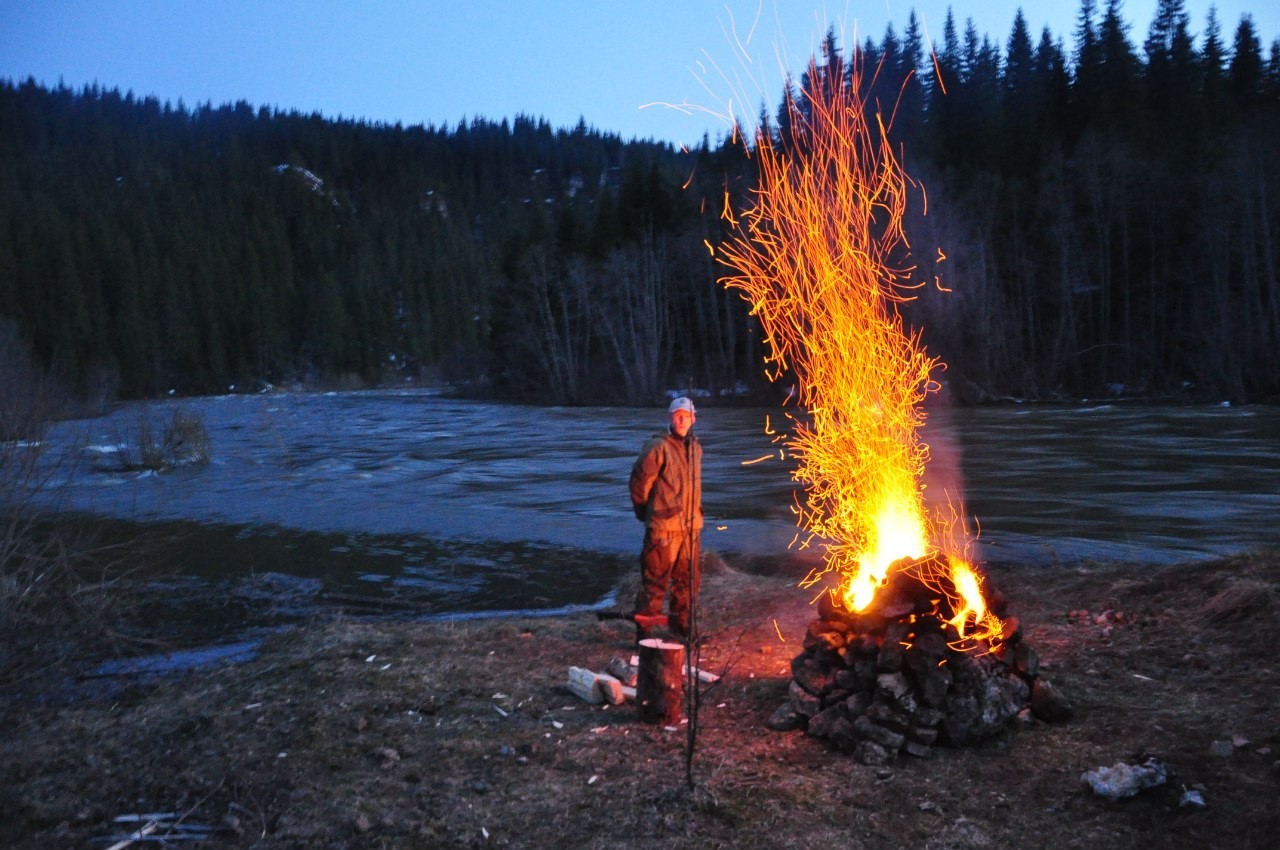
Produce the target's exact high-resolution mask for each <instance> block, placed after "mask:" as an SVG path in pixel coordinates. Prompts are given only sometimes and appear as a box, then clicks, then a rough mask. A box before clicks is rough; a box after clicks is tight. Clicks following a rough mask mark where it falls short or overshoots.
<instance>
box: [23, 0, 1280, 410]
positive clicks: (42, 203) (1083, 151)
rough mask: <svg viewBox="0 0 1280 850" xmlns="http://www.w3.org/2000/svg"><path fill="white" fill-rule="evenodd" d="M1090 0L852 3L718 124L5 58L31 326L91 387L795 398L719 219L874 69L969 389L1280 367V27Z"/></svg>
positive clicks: (872, 92)
mask: <svg viewBox="0 0 1280 850" xmlns="http://www.w3.org/2000/svg"><path fill="white" fill-rule="evenodd" d="M1076 21H1077V26H1076V28H1075V31H1074V32H1071V33H1065V34H1060V33H1052V32H1049V31H1048V30H1045V31H1043V32H1041V33H1039V34H1036V33H1033V32H1031V31H1029V29H1028V27H1027V25H1026V21H1025V19H1024V17H1023V16H1022V15H1021V13H1019V14H1018V16H1017V17H1016V18H1015V19H1014V20H1013V21H1012V22H1011V25H1010V28H1009V31H1008V32H1007V33H1004V34H999V35H996V36H990V35H987V34H981V33H978V32H977V31H976V29H975V27H974V26H973V24H972V23H971V22H967V23H966V22H963V21H958V20H956V18H955V17H954V16H948V18H947V21H946V25H945V28H944V31H943V32H942V33H941V36H940V37H939V36H938V34H937V33H934V36H935V39H936V41H935V43H933V44H932V45H931V47H932V49H930V45H928V44H926V41H925V38H924V33H923V31H922V27H920V26H919V24H918V22H917V19H916V17H915V15H914V13H913V14H912V15H911V16H910V17H909V19H908V20H907V22H906V24H905V26H904V27H903V28H902V29H901V30H898V29H897V28H895V27H894V26H892V25H891V26H889V27H888V28H887V29H886V30H885V32H884V33H883V34H882V35H881V36H880V37H879V38H867V39H866V40H865V42H863V43H860V44H841V43H840V42H839V40H838V38H837V36H836V34H835V32H834V31H831V32H829V33H828V35H827V38H826V40H825V43H824V49H823V50H822V53H821V55H819V56H816V57H814V59H813V64H811V65H810V69H809V71H807V72H805V73H798V74H797V75H796V76H795V78H794V79H792V80H790V81H788V82H787V83H786V85H785V86H784V90H783V91H779V92H777V93H776V99H775V102H774V103H772V104H761V106H760V113H759V116H758V117H757V118H756V121H755V126H754V127H752V128H751V129H750V130H749V131H747V132H744V133H741V134H734V133H732V132H730V131H729V130H728V129H727V128H726V131H725V132H724V133H722V134H720V135H719V136H718V137H717V138H714V139H713V138H711V137H710V136H706V137H704V138H703V140H702V142H701V143H700V144H699V145H697V146H695V147H691V148H689V149H676V148H675V147H674V146H672V145H671V144H668V143H661V142H655V141H652V140H643V139H623V138H621V137H619V136H618V135H616V134H613V133H610V132H609V131H608V130H607V129H598V128H595V127H592V126H590V125H588V124H587V123H586V122H585V121H583V122H580V123H579V124H578V126H576V127H570V128H557V127H552V126H549V124H548V123H547V122H546V121H545V120H543V119H541V118H538V117H536V116H535V115H534V114H532V113H533V112H536V109H537V107H538V104H536V103H531V104H529V109H530V110H531V114H528V115H518V116H515V117H513V118H502V119H496V120H494V119H488V118H479V117H478V118H474V119H469V120H467V121H464V122H460V123H458V124H457V125H455V126H442V127H433V126H424V125H413V126H402V125H400V124H394V125H391V124H371V123H363V122H355V121H349V120H342V119H332V118H326V117H323V116H320V115H318V114H303V113H300V112H296V111H282V110H278V109H268V108H265V107H255V106H254V105H252V104H249V103H246V102H237V103H227V104H221V105H214V104H198V105H186V104H183V103H182V102H178V103H176V104H174V103H170V102H160V101H158V100H157V99H156V98H154V97H151V96H146V95H138V94H135V93H133V92H121V91H119V90H118V89H113V88H109V87H105V86H101V85H95V86H90V87H86V88H83V89H80V90H73V89H71V88H68V87H66V86H63V85H59V86H57V87H54V88H48V87H44V86H42V85H39V84H37V83H36V82H35V81H33V80H26V81H14V80H3V81H0V337H6V338H7V342H8V343H10V344H13V343H15V342H16V344H18V345H20V346H22V347H24V348H25V349H26V350H27V351H29V352H30V356H31V358H32V359H33V361H34V362H35V363H37V364H39V366H40V367H41V368H42V369H44V370H46V371H47V372H48V373H49V374H52V375H54V376H56V377H57V378H58V380H59V381H61V382H62V383H63V384H64V385H65V386H66V387H68V388H69V389H70V390H71V391H73V392H75V393H78V394H81V395H85V396H88V395H95V394H101V393H103V392H109V393H110V394H112V395H113V396H119V397H124V398H136V397H147V396H154V395H159V394H164V393H169V392H171V391H172V392H176V393H179V394H188V393H190V394H196V393H221V392H227V391H229V390H232V389H233V388H234V390H233V391H256V390H259V389H262V388H265V387H267V386H277V387H278V386H288V385H292V384H301V385H305V386H329V387H360V386H371V385H389V384H396V385H401V384H404V383H406V382H411V383H413V384H414V385H423V384H429V383H448V384H449V385H451V386H453V387H455V388H457V389H458V390H459V391H460V392H464V393H466V394H468V395H473V396H477V397H487V398H495V399H507V400H513V401H532V402H537V403H550V404H566V405H581V404H648V403H652V402H653V401H655V400H658V399H660V398H661V397H662V393H663V391H664V390H666V389H668V388H671V387H690V386H692V387H700V388H707V389H709V390H711V391H712V392H722V391H723V392H729V393H733V394H736V395H739V396H745V397H748V398H752V399H756V400H763V399H770V398H776V397H778V396H779V395H780V393H781V392H782V386H781V385H782V384H785V381H779V382H778V384H771V383H770V382H769V381H768V380H767V378H766V375H765V374H764V369H763V365H762V363H763V352H762V348H761V345H762V344H761V341H760V339H759V331H758V328H757V327H756V326H755V324H754V319H753V318H752V317H751V316H750V315H749V305H747V304H746V303H745V302H743V301H742V299H741V298H740V297H739V296H738V295H737V294H736V293H734V292H731V291H727V290H726V289H725V287H724V286H723V285H722V284H721V282H720V278H722V277H723V276H724V275H725V273H726V272H725V269H724V267H723V266H722V265H720V264H719V263H718V261H717V258H716V256H715V253H714V250H709V248H711V249H714V247H715V246H716V245H717V244H719V243H720V242H721V241H722V240H723V239H725V238H726V236H727V235H728V233H729V229H730V228H732V227H734V226H735V224H734V222H733V221H732V219H731V217H728V216H726V215H725V214H724V210H725V208H726V205H729V206H730V207H731V208H735V209H737V208H741V207H742V206H744V205H748V204H750V203H751V190H752V186H753V184H754V176H753V167H754V164H753V157H752V149H753V148H754V146H756V145H759V144H771V145H780V146H783V147H784V148H789V147H795V148H800V147H802V146H803V144H804V133H805V127H804V124H805V116H806V112H805V103H806V92H810V91H813V90H814V87H815V86H818V85H821V84H822V82H823V79H824V78H825V77H827V76H828V75H831V74H849V73H851V69H860V71H861V75H862V83H861V89H860V95H861V97H862V98H863V102H864V107H863V108H866V109H869V110H874V111H875V112H877V113H879V114H880V115H881V116H882V118H883V120H884V121H885V122H886V123H889V122H891V123H890V129H889V138H890V139H891V142H892V144H894V145H895V146H896V147H897V149H899V150H900V151H901V156H902V159H903V161H904V164H905V168H906V170H907V172H908V173H909V174H910V175H911V177H912V178H913V179H914V180H915V181H916V182H917V183H918V186H919V190H920V191H919V192H918V194H919V203H916V204H915V205H914V206H913V208H912V209H911V210H909V212H908V215H909V218H908V220H907V222H906V232H907V234H908V236H909V240H910V244H911V250H912V255H911V256H910V257H904V258H903V260H902V262H903V264H904V265H905V266H910V267H914V271H913V272H912V275H913V279H915V280H918V281H919V282H920V283H921V284H922V285H921V286H920V287H919V288H918V289H915V290H912V292H911V293H910V295H911V296H912V297H911V298H910V300H907V301H905V302H904V303H902V304H901V305H900V310H901V311H902V314H903V316H904V318H905V320H906V323H907V325H908V326H910V327H912V328H915V329H918V331H919V333H920V334H921V335H922V340H923V343H924V345H925V347H926V348H927V349H928V351H929V352H930V354H931V355H934V356H937V357H939V358H940V359H941V360H942V361H943V362H945V364H946V369H945V371H943V372H941V373H940V374H939V375H938V379H939V381H940V382H941V383H943V384H945V386H946V387H947V389H948V392H949V393H950V394H951V395H952V396H954V397H955V398H956V399H957V400H961V401H967V402H981V401H987V400H994V399H1001V398H1025V399H1046V400H1066V399H1081V398H1140V399H1156V400H1162V401H1199V402H1202V401H1215V402H1216V401H1231V402H1233V403H1246V402H1262V403H1275V402H1278V401H1280V367H1278V365H1277V364H1280V143H1278V142H1277V139H1280V39H1277V38H1276V36H1277V35H1280V34H1275V33H1259V32H1256V31H1255V29H1254V26H1253V23H1252V19H1251V18H1250V17H1248V16H1245V17H1243V18H1242V19H1241V20H1239V21H1237V22H1231V21H1218V20H1216V18H1215V16H1214V15H1213V14H1211V15H1210V16H1209V18H1208V19H1207V20H1205V21H1196V22H1192V21H1191V20H1190V19H1189V16H1188V14H1187V13H1186V11H1185V6H1184V3H1183V2H1182V0H1160V2H1159V3H1158V4H1157V9H1156V13H1155V17H1154V19H1153V20H1151V21H1150V22H1145V23H1143V22H1139V23H1136V24H1132V25H1131V24H1130V23H1129V22H1126V21H1124V20H1123V19H1122V17H1121V5H1120V2H1119V0H1108V2H1099V0H1082V2H1081V3H1080V9H1079V13H1078V15H1077V17H1076ZM1264 39H1271V40H1270V41H1269V46H1267V47H1264ZM405 84H406V85H429V84H430V82H429V81H406V83H405ZM556 96H557V95H556V93H555V92H547V97H548V98H554V97H556ZM757 130H758V131H759V134H758V135H757ZM926 201H927V203H926ZM5 350H8V349H5Z"/></svg>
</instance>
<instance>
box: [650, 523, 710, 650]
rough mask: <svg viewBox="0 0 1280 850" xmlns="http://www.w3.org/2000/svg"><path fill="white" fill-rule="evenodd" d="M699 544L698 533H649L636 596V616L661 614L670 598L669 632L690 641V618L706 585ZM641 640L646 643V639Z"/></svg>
mask: <svg viewBox="0 0 1280 850" xmlns="http://www.w3.org/2000/svg"><path fill="white" fill-rule="evenodd" d="M699 543H700V541H699V537H698V534H697V533H696V532H695V533H694V534H693V535H692V536H690V535H688V534H681V533H678V532H677V533H675V534H668V533H662V532H659V533H656V534H655V533H654V532H652V531H646V532H645V535H644V546H643V548H642V549H641V550H640V579H641V585H640V590H639V592H638V593H637V594H636V613H637V614H643V615H648V616H655V615H658V614H661V613H662V603H663V602H664V601H665V600H666V598H667V597H668V595H669V596H670V599H671V608H670V613H669V620H668V628H669V629H670V631H671V633H672V634H673V635H676V636H677V637H682V638H687V637H689V625H690V615H691V611H692V607H693V604H694V602H695V600H697V598H698V587H699V586H700V585H701V583H702V567H701V556H702V553H701V551H700V548H699ZM641 631H643V629H641ZM638 637H639V638H641V639H643V638H644V637H646V635H645V634H639V635H638Z"/></svg>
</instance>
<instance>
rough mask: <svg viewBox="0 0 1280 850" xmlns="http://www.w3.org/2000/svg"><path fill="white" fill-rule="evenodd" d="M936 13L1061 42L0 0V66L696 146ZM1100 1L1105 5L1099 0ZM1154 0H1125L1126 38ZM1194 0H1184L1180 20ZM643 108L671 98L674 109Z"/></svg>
mask: <svg viewBox="0 0 1280 850" xmlns="http://www.w3.org/2000/svg"><path fill="white" fill-rule="evenodd" d="M1216 5H1217V8H1218V18H1219V21H1220V22H1221V24H1222V31H1223V33H1222V38H1223V40H1224V42H1225V43H1226V44H1227V45H1228V47H1229V46H1230V43H1231V37H1232V35H1233V34H1234V32H1235V28H1236V24H1237V23H1238V22H1239V19H1240V15H1241V14H1242V13H1245V12H1249V13H1251V14H1252V16H1253V20H1254V24H1255V28H1256V29H1257V31H1258V34H1259V36H1260V37H1261V40H1262V43H1263V50H1264V53H1265V52H1266V51H1267V50H1268V49H1269V47H1270V44H1271V42H1272V41H1273V40H1274V39H1276V38H1277V37H1280V3H1276V2H1275V0H1217V3H1216ZM948 6H950V7H951V8H952V9H953V10H954V13H955V16H956V19H957V21H958V22H959V26H960V29H961V31H963V28H964V22H965V20H966V19H967V18H973V20H974V23H975V24H976V25H977V28H978V31H979V32H980V33H985V34H987V35H990V36H991V37H992V38H993V39H994V40H996V41H997V42H998V43H999V44H1001V45H1002V46H1003V44H1004V42H1005V40H1006V39H1007V37H1008V34H1009V30H1010V27H1011V25H1012V23H1013V18H1014V13H1015V10H1016V9H1017V8H1018V7H1019V6H1021V7H1022V9H1023V11H1024V14H1025V15H1026V17H1027V22H1028V24H1029V25H1030V27H1031V30H1032V36H1033V40H1038V37H1039V33H1040V30H1041V29H1042V28H1043V27H1044V26H1046V25H1047V26H1048V27H1049V28H1050V30H1051V31H1052V32H1053V33H1054V34H1055V35H1057V36H1060V37H1062V38H1063V40H1064V41H1065V43H1066V45H1067V47H1068V49H1070V48H1071V47H1072V44H1073V33H1074V30H1075V27H1076V17H1077V14H1078V12H1079V8H1080V2H1079V0H1042V1H1041V2H1034V0H1033V2H1021V3H1019V2H1016V0H953V2H950V3H948V2H945V0H941V1H940V2H932V0H929V1H928V2H926V1H925V0H917V1H916V2H898V0H828V2H822V0H816V2H814V0H809V2H800V1H799V0H682V2H671V1H670V0H631V2H620V3H615V2H608V0H522V1H521V0H458V1H457V2H442V0H417V1H416V2H413V1H412V0H382V2H379V0H364V2H337V0H309V2H300V0H279V2H275V0H195V1H194V2H193V0H133V1H132V2H131V1H130V0H0V77H2V78H5V79H9V80H14V81H20V80H25V79H26V78H27V77H28V76H32V77H35V79H36V80H37V81H40V82H42V83H44V84H46V85H50V86H52V85H56V84H57V83H58V82H59V81H60V80H61V81H63V82H65V83H66V84H67V85H70V86H72V87H75V88H79V87H80V86H82V85H85V84H87V83H93V82H96V83H99V84H101V85H103V86H105V87H109V88H119V89H121V90H122V91H128V90H132V91H133V92H134V93H135V94H137V95H139V96H143V95H154V96H156V97H158V98H160V99H161V100H162V101H164V100H168V101H171V102H174V103H177V102H178V100H179V99H181V100H182V102H183V103H185V104H186V105H187V106H188V107H192V106H195V105H197V104H202V103H206V102H209V103H213V104H214V105H220V104H222V103H228V102H232V101H236V100H245V101H248V102H249V103H251V104H253V105H255V106H262V105H265V106H272V107H278V108H281V109H286V110H289V109H297V110H300V111H303V112H312V111H318V112H321V113H322V114H324V115H327V116H330V117H337V116H343V117H346V118H359V119H367V120H371V121H385V122H396V121H398V122H401V123H403V124H432V125H435V126H442V125H447V126H453V125H456V123H457V122H458V121H459V120H461V119H463V118H468V119H469V118H473V117H477V116H480V117H485V118H489V119H494V120H499V119H502V118H510V117H513V116H514V115H516V114H521V113H522V114H525V115H533V116H541V117H544V118H546V119H547V120H548V121H550V122H551V123H552V125H554V126H556V127H571V126H573V125H575V124H577V122H578V119H579V118H580V117H581V118H584V119H585V120H586V121H587V123H588V124H590V125H592V126H594V127H596V128H598V129H601V130H607V131H611V132H616V133H619V134H621V135H622V136H623V137H624V138H633V137H641V138H656V139H661V140H665V141H671V142H675V143H681V142H685V143H697V142H698V141H699V140H700V139H701V137H702V134H703V133H704V132H709V133H710V134H711V136H712V138H713V139H714V138H715V137H716V136H717V135H718V134H720V133H723V132H724V131H725V130H726V129H727V127H728V122H727V119H726V118H725V117H724V116H726V115H728V114H729V113H730V112H731V111H732V112H733V113H735V114H737V115H738V116H740V117H741V118H743V119H744V120H745V121H746V122H748V123H750V122H751V121H752V120H753V119H754V116H755V115H756V113H757V112H758V111H759V108H760V105H761V102H762V101H763V102H765V103H767V104H768V105H769V108H770V111H772V110H773V108H774V106H775V105H776V104H777V101H778V97H779V93H780V91H781V85H782V79H783V77H784V74H785V72H786V71H788V70H790V71H799V70H802V68H803V66H804V64H805V63H806V61H807V59H808V57H809V55H811V53H812V51H813V48H814V46H815V45H816V44H817V43H818V42H819V41H820V40H821V38H822V35H823V34H824V33H825V31H826V29H827V26H828V24H831V25H834V26H835V27H836V29H837V31H838V32H840V33H841V34H842V35H843V38H842V42H843V43H845V44H848V43H849V42H851V41H853V39H854V37H855V34H856V38H857V40H858V41H862V40H864V39H865V38H866V37H867V36H871V37H873V38H875V39H876V40H879V39H880V38H881V36H882V35H883V34H884V29H885V26H886V24H888V23H890V22H892V23H893V25H894V28H895V29H896V31H897V32H898V34H899V36H901V34H902V32H903V30H904V29H905V26H906V22H907V16H908V14H909V12H910V11H911V9H912V8H914V9H915V10H916V12H917V14H918V16H919V17H920V18H921V20H922V22H923V23H924V25H925V28H926V30H927V32H928V33H929V35H930V36H932V37H933V38H935V39H937V40H939V41H940V40H941V38H942V26H943V21H944V18H945V15H946V9H947V7H948ZM1099 6H1105V0H1099ZM1155 6H1156V0H1126V2H1125V3H1124V6H1123V10H1124V18H1125V20H1126V21H1128V22H1129V24H1130V26H1131V29H1130V33H1129V37H1130V41H1131V42H1132V43H1133V44H1134V45H1135V46H1139V47H1140V46H1141V43H1142V41H1143V39H1144V38H1145V37H1146V33H1147V29H1148V27H1149V25H1150V22H1151V17H1152V13H1153V11H1154V9H1155ZM1208 8H1209V0H1188V2H1187V9H1188V11H1189V12H1190V14H1191V24H1192V32H1193V33H1195V34H1196V35H1197V37H1198V36H1199V35H1200V34H1201V33H1202V32H1203V30H1204V23H1205V16H1206V12H1207V9H1208ZM662 104H683V105H685V106H684V108H682V109H677V108H673V107H671V106H664V105H662Z"/></svg>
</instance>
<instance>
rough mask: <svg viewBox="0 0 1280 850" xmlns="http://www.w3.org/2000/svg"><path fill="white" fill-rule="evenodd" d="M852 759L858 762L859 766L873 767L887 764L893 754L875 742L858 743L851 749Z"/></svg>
mask: <svg viewBox="0 0 1280 850" xmlns="http://www.w3.org/2000/svg"><path fill="white" fill-rule="evenodd" d="M853 757H854V758H855V759H857V760H858V762H859V764H865V765H868V766H871V767H874V766H876V765H882V764H888V763H889V759H890V758H892V757H893V754H892V753H891V752H890V751H889V750H886V749H885V748H884V747H882V746H880V745H879V744H877V743H876V742H875V741H859V742H858V744H857V746H855V747H854V749H853Z"/></svg>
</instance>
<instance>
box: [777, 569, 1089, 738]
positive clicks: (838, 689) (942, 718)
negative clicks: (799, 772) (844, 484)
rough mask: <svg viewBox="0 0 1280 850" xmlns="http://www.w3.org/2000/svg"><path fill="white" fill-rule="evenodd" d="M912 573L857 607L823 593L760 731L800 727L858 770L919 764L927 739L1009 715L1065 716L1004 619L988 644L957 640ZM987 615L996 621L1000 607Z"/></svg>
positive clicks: (1014, 627) (947, 614)
mask: <svg viewBox="0 0 1280 850" xmlns="http://www.w3.org/2000/svg"><path fill="white" fill-rule="evenodd" d="M920 574H922V571H921V570H913V569H905V570H900V571H898V572H896V573H894V574H893V576H891V578H890V580H889V582H888V584H886V586H885V587H883V588H881V592H880V593H879V594H877V597H876V599H875V600H874V602H873V603H872V605H871V606H870V607H869V608H868V609H867V610H865V611H861V612H854V611H850V610H849V609H848V608H846V607H844V606H843V604H841V603H840V602H838V601H837V600H836V599H835V598H833V597H832V596H830V595H829V594H827V595H824V596H823V598H822V600H821V602H820V603H819V605H818V618H817V619H816V620H814V621H813V622H812V623H810V625H809V629H808V632H807V634H806V635H805V639H804V651H803V652H801V653H800V654H799V655H797V656H796V657H795V658H794V659H793V660H792V662H791V670H792V680H791V684H790V689H789V693H788V699H787V701H786V702H785V703H783V704H782V705H780V706H779V707H778V709H777V710H776V711H775V712H774V714H773V716H772V717H771V718H770V719H769V723H768V725H769V727H770V728H771V729H776V730H779V731H786V730H792V729H805V730H806V732H807V733H808V734H809V735H811V736H813V737H816V738H821V739H823V740H825V741H827V742H828V743H830V744H831V745H833V746H834V747H836V748H838V749H841V750H844V751H847V752H850V753H852V754H853V755H854V756H855V757H856V758H857V759H858V760H859V761H862V762H863V763H865V764H883V763H885V762H887V761H889V760H890V759H892V758H894V757H895V756H897V755H898V754H899V753H905V754H907V755H910V756H916V757H926V756H928V755H929V753H930V751H931V748H932V747H933V746H935V745H938V744H942V745H949V746H965V745H969V744H974V743H977V742H979V741H982V740H984V739H986V738H989V737H991V736H993V735H995V734H997V733H999V732H1000V731H1002V730H1003V729H1005V728H1006V727H1007V726H1009V725H1010V723H1011V722H1013V721H1014V720H1015V719H1017V718H1020V717H1021V718H1024V719H1025V718H1028V717H1030V716H1032V715H1034V716H1036V717H1039V718H1040V719H1043V720H1065V719H1068V718H1069V717H1070V716H1071V708H1070V706H1069V705H1068V704H1067V702H1066V701H1065V700H1064V699H1063V698H1062V697H1061V695H1060V694H1058V693H1057V692H1055V691H1054V690H1053V688H1052V686H1051V685H1050V684H1049V683H1048V682H1046V681H1045V680H1044V679H1042V678H1041V677H1040V675H1039V661H1038V658H1037V656H1036V653H1035V650H1034V649H1032V648H1031V647H1030V646H1029V645H1027V644H1026V643H1025V642H1023V640H1022V635H1021V631H1020V629H1019V627H1018V623H1017V620H1016V619H1015V618H1007V619H1004V620H1002V622H1003V624H1004V629H1003V636H1002V638H1001V640H1000V641H999V642H992V643H983V644H981V645H968V644H965V643H964V642H962V641H960V640H959V639H958V635H957V634H956V630H955V627H954V626H953V625H952V624H951V622H950V621H951V620H952V619H953V618H954V612H951V611H949V610H948V609H947V606H946V594H945V593H939V592H938V590H937V588H931V587H929V586H928V585H927V584H925V583H924V582H922V581H920V580H919V579H918V578H917V576H918V575H920ZM923 574H932V573H929V572H927V571H923ZM993 595H994V594H993ZM996 598H997V599H998V600H999V597H998V596H997V597H996ZM996 605H998V606H999V607H996ZM992 611H993V613H994V614H996V615H997V616H1000V615H1002V614H1003V613H1004V603H1003V600H999V601H998V602H997V603H995V604H993V607H992Z"/></svg>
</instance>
